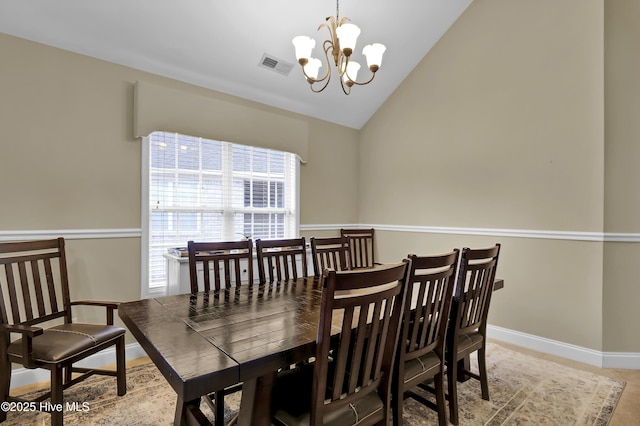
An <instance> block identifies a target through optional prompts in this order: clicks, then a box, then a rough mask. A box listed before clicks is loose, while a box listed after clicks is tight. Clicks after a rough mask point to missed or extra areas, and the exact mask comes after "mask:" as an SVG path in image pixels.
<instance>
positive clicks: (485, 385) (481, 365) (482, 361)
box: [478, 347, 489, 401]
mask: <svg viewBox="0 0 640 426" xmlns="http://www.w3.org/2000/svg"><path fill="white" fill-rule="evenodd" d="M478 372H479V376H480V388H481V389H482V399H484V400H486V401H489V380H488V378H487V362H486V358H485V348H484V347H482V348H480V349H478Z"/></svg>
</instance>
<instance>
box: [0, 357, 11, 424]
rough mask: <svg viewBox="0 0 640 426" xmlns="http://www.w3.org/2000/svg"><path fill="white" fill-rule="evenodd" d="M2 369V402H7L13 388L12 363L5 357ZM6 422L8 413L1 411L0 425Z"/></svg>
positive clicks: (0, 370)
mask: <svg viewBox="0 0 640 426" xmlns="http://www.w3.org/2000/svg"><path fill="white" fill-rule="evenodd" d="M0 367H1V368H0V402H5V401H6V400H7V398H8V397H9V389H10V388H11V363H10V362H9V360H8V359H7V358H5V357H3V359H2V360H1V361H0ZM5 420H7V411H5V410H0V423H1V422H4V421H5Z"/></svg>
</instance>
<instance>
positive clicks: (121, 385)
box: [116, 336, 127, 396]
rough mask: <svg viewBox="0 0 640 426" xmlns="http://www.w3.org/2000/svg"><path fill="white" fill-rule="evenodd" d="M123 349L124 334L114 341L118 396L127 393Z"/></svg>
mask: <svg viewBox="0 0 640 426" xmlns="http://www.w3.org/2000/svg"><path fill="white" fill-rule="evenodd" d="M126 367H127V366H126V361H125V351H124V336H121V337H120V338H118V341H117V342H116V369H117V370H118V371H117V377H116V381H117V384H118V396H123V395H124V394H126V393H127V371H126Z"/></svg>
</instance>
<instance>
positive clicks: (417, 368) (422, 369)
mask: <svg viewBox="0 0 640 426" xmlns="http://www.w3.org/2000/svg"><path fill="white" fill-rule="evenodd" d="M439 368H440V358H438V356H437V355H436V354H435V353H434V352H428V353H426V354H424V355H422V356H420V357H418V358H413V359H410V360H407V361H406V362H405V363H404V382H405V383H408V382H410V381H411V380H413V379H414V378H416V377H418V376H421V375H423V374H424V373H426V372H428V371H433V370H438V369H439ZM434 374H435V373H434Z"/></svg>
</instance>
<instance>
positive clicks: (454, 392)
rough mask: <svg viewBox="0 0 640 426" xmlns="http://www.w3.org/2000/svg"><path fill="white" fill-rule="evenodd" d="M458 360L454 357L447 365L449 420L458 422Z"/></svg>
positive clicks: (455, 423) (454, 422)
mask: <svg viewBox="0 0 640 426" xmlns="http://www.w3.org/2000/svg"><path fill="white" fill-rule="evenodd" d="M458 374H459V373H458V362H457V361H456V360H455V359H454V360H451V362H449V365H448V366H447V384H448V390H449V421H450V422H451V423H453V424H454V425H457V424H458V387H457V384H458V381H457V380H456V379H457V377H458Z"/></svg>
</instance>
